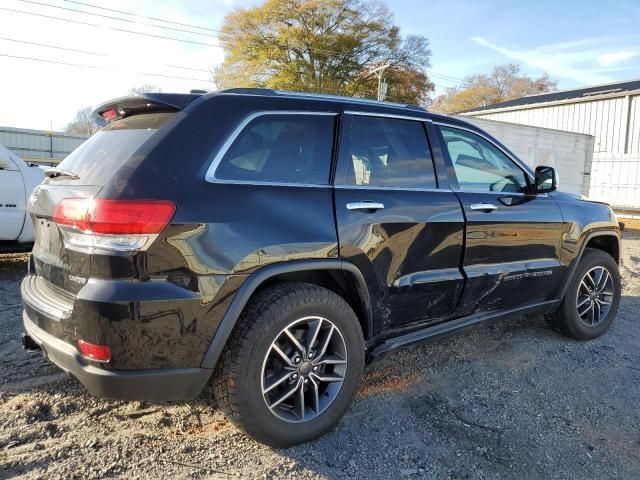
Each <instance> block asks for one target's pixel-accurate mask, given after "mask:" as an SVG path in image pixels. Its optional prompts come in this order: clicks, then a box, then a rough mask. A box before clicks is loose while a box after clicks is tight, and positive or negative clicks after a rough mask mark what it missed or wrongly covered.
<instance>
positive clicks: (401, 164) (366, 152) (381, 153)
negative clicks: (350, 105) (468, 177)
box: [347, 115, 437, 188]
mask: <svg viewBox="0 0 640 480" xmlns="http://www.w3.org/2000/svg"><path fill="white" fill-rule="evenodd" d="M347 163H348V164H349V173H348V179H347V183H348V184H351V185H358V186H373V187H396V188H436V187H437V185H436V179H435V172H434V168H433V161H432V158H431V151H430V149H429V143H428V141H427V134H426V131H425V128H424V124H423V122H421V121H419V120H403V119H397V118H384V117H374V116H364V115H353V116H352V117H351V134H350V135H349V151H348V162H347Z"/></svg>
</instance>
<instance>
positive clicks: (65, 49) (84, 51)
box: [0, 37, 107, 57]
mask: <svg viewBox="0 0 640 480" xmlns="http://www.w3.org/2000/svg"><path fill="white" fill-rule="evenodd" d="M0 40H4V41H5V42H14V43H23V44H25V45H35V46H37V47H45V48H55V49H56V50H64V51H66V52H74V53H84V54H85V55H95V56H98V57H106V56H107V55H106V54H104V53H97V52H90V51H88V50H78V49H75V48H66V47H58V46H56V45H48V44H46V43H37V42H28V41H26V40H16V39H15V38H4V37H0Z"/></svg>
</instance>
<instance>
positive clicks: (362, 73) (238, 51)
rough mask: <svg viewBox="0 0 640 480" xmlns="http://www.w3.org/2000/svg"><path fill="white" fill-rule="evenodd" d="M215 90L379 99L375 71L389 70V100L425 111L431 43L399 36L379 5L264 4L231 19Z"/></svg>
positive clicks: (312, 0)
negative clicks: (250, 89) (379, 68)
mask: <svg viewBox="0 0 640 480" xmlns="http://www.w3.org/2000/svg"><path fill="white" fill-rule="evenodd" d="M220 39H221V42H222V46H223V48H224V50H225V61H224V63H223V64H222V65H221V66H219V67H218V68H217V70H216V72H215V74H214V77H215V82H216V84H217V86H218V88H231V87H263V88H274V89H282V90H294V91H303V92H321V93H330V94H340V95H353V96H359V97H369V98H375V97H376V94H377V85H378V84H377V77H376V75H375V74H371V73H369V70H370V69H371V67H373V66H376V65H380V64H385V63H388V64H389V65H390V67H389V68H387V70H386V71H385V73H384V79H385V81H386V82H387V84H388V92H387V100H391V101H401V102H409V103H422V102H423V101H424V100H425V99H426V97H427V95H428V93H429V92H431V91H432V90H433V84H432V83H431V82H430V81H429V79H428V77H427V76H426V74H425V71H424V69H425V68H427V67H429V57H430V55H431V52H430V50H429V42H428V40H427V39H426V38H425V37H421V36H407V37H405V38H403V37H402V36H401V35H400V29H399V28H398V27H397V26H395V25H394V24H393V16H392V15H391V13H390V12H389V10H388V9H387V8H386V7H385V6H384V5H383V4H382V3H380V2H378V1H361V0H267V1H266V2H265V3H264V4H262V5H260V6H257V7H254V8H249V9H237V10H235V11H233V12H232V13H230V14H229V15H227V17H226V18H225V21H224V25H223V27H222V34H221V36H220Z"/></svg>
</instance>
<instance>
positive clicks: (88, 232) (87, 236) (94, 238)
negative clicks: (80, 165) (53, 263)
mask: <svg viewBox="0 0 640 480" xmlns="http://www.w3.org/2000/svg"><path fill="white" fill-rule="evenodd" d="M175 210H176V206H175V204H174V203H173V202H170V201H166V200H111V199H91V198H65V199H64V200H62V201H61V202H60V203H59V204H58V205H57V206H56V209H55V211H54V212H53V221H54V222H55V223H56V224H58V225H59V226H60V227H61V230H62V233H63V236H64V239H65V244H66V246H67V247H68V248H72V249H76V250H100V249H106V250H127V251H131V250H142V249H144V248H146V246H148V245H149V244H150V243H151V241H153V240H154V239H155V238H156V237H157V235H158V234H159V233H160V232H161V231H162V230H163V229H164V228H165V227H166V226H167V224H168V223H169V222H170V221H171V218H172V217H173V214H174V213H175Z"/></svg>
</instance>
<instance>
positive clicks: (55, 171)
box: [44, 168, 80, 180]
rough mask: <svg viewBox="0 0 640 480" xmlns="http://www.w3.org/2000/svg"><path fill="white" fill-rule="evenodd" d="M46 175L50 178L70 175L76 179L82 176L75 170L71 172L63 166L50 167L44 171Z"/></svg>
mask: <svg viewBox="0 0 640 480" xmlns="http://www.w3.org/2000/svg"><path fill="white" fill-rule="evenodd" d="M44 174H45V176H47V177H49V178H54V177H69V178H73V179H75V180H78V179H79V178H80V177H79V176H78V175H76V174H75V173H73V172H69V171H68V170H62V169H61V168H50V169H48V170H45V171H44Z"/></svg>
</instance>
